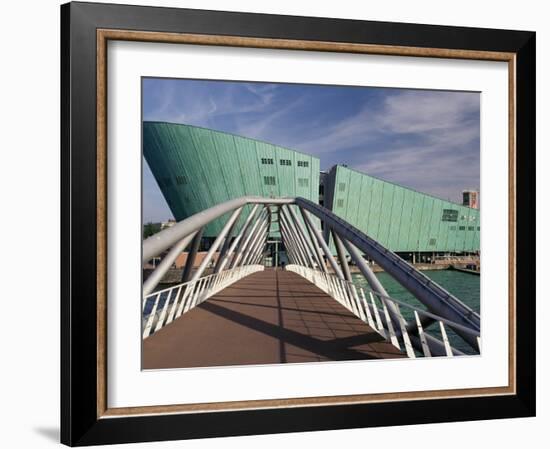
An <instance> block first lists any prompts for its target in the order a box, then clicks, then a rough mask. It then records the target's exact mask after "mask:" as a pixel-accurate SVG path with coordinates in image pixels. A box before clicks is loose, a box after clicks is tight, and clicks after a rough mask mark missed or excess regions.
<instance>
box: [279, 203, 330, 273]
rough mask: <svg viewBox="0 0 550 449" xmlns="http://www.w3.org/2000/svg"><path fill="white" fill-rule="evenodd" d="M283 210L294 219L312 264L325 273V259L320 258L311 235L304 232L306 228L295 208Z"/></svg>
mask: <svg viewBox="0 0 550 449" xmlns="http://www.w3.org/2000/svg"><path fill="white" fill-rule="evenodd" d="M281 208H283V209H288V211H289V213H290V217H291V218H292V221H293V222H294V226H295V227H296V229H297V230H298V232H299V234H300V237H301V238H302V240H303V242H304V244H305V245H306V249H307V251H308V252H309V254H310V255H311V260H312V262H313V263H316V264H317V268H318V269H319V270H323V271H325V270H324V269H323V259H322V258H321V257H320V256H319V254H318V252H317V251H316V249H317V247H316V245H315V244H314V243H313V241H312V239H311V234H310V233H309V232H306V231H305V230H304V227H303V226H302V223H301V222H300V219H299V218H298V216H297V215H296V212H295V211H294V209H293V206H292V205H289V206H281ZM314 268H315V267H314Z"/></svg>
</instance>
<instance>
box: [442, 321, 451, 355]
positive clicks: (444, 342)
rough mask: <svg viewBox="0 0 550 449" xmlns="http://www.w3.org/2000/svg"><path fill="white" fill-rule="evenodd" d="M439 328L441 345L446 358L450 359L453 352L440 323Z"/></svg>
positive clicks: (443, 326) (443, 327)
mask: <svg viewBox="0 0 550 449" xmlns="http://www.w3.org/2000/svg"><path fill="white" fill-rule="evenodd" d="M439 328H440V329H441V336H442V337H443V344H444V345H445V352H446V353H447V357H452V356H453V350H452V349H451V345H450V343H449V338H448V337H447V331H446V330H445V325H444V324H443V323H442V322H441V321H440V322H439Z"/></svg>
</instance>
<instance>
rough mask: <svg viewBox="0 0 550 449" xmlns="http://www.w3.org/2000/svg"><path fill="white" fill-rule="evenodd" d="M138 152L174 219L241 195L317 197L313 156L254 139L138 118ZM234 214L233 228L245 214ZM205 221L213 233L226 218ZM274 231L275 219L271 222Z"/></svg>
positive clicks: (316, 163) (208, 232)
mask: <svg viewBox="0 0 550 449" xmlns="http://www.w3.org/2000/svg"><path fill="white" fill-rule="evenodd" d="M143 155H144V157H145V159H146V161H147V163H148V164H149V167H150V168H151V171H152V172H153V176H154V177H155V179H156V181H157V183H158V185H159V187H160V189H161V191H162V194H163V195H164V198H165V199H166V202H167V203H168V206H169V207H170V210H171V211H172V213H173V214H174V218H175V219H176V221H180V220H183V219H184V218H187V217H189V216H191V215H193V214H196V213H197V212H200V211H203V210H205V209H208V208H209V207H212V206H215V205H216V204H219V203H221V202H224V201H227V200H230V199H233V198H239V197H241V196H245V195H257V196H262V197H296V196H301V197H303V198H307V199H309V200H311V201H314V202H315V203H317V202H318V200H319V159H318V158H316V157H313V156H311V155H308V154H303V153H299V152H297V151H293V150H289V149H288V148H283V147H279V146H276V145H272V144H269V143H265V142H260V141H258V140H254V139H248V138H245V137H240V136H236V135H233V134H228V133H222V132H218V131H213V130H210V129H205V128H199V127H195V126H188V125H178V124H171V123H162V122H144V123H143ZM248 210H250V206H247V209H246V210H245V211H243V212H244V213H242V214H241V215H240V218H239V224H238V228H237V229H240V225H242V224H243V222H244V220H245V219H246V217H247V215H248V213H247V212H248ZM227 218H228V217H227V216H224V217H221V218H220V219H218V220H216V221H215V222H214V223H212V224H210V225H209V226H208V227H207V228H206V229H205V232H204V234H203V235H204V236H205V237H215V236H216V235H217V234H218V233H219V232H220V231H221V228H222V226H223V224H224V223H225V221H226V220H227ZM272 230H273V232H274V233H277V229H276V225H274V227H272Z"/></svg>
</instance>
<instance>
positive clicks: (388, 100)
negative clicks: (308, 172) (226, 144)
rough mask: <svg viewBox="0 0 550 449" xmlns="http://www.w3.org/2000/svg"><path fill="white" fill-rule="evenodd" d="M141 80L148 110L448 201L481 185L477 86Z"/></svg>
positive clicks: (153, 116)
mask: <svg viewBox="0 0 550 449" xmlns="http://www.w3.org/2000/svg"><path fill="white" fill-rule="evenodd" d="M148 81H150V82H149V84H145V85H144V118H145V119H146V120H159V121H170V122H176V123H186V124H191V125H196V126H204V127H209V128H213V129H217V130H220V131H225V132H232V133H235V134H240V135H243V136H246V137H251V138H256V139H259V140H265V141H268V142H272V143H274V144H276V145H281V146H287V147H290V148H294V149H296V150H299V151H304V152H307V153H310V154H314V155H317V156H318V157H320V159H321V167H322V168H329V167H330V166H332V165H334V164H336V163H340V164H342V163H344V164H347V165H348V166H350V167H352V168H356V169H358V170H360V171H363V172H366V173H369V174H372V175H374V176H378V177H380V178H383V179H387V180H389V181H393V182H397V183H400V184H403V185H406V186H409V187H411V188H414V189H417V190H420V191H423V192H426V193H430V194H433V195H436V196H439V197H442V198H449V199H451V200H454V201H459V200H460V192H461V190H462V189H464V188H469V187H474V188H478V187H479V133H480V130H479V94H478V93H468V92H447V91H425V90H410V89H382V88H346V87H336V86H332V87H331V86H325V87H320V86H305V85H285V84H274V83H245V82H219V81H193V80H148Z"/></svg>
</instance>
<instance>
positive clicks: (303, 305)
mask: <svg viewBox="0 0 550 449" xmlns="http://www.w3.org/2000/svg"><path fill="white" fill-rule="evenodd" d="M400 357H406V355H405V354H404V353H402V352H401V351H399V350H398V349H397V348H395V347H394V346H392V345H391V344H390V343H388V342H386V341H385V340H384V339H383V338H382V337H381V336H380V335H379V334H378V333H377V332H375V331H374V330H373V329H372V328H370V327H369V326H368V325H367V324H365V323H364V322H362V321H361V320H359V319H358V318H357V317H355V316H354V315H353V314H351V313H350V312H349V311H348V310H347V309H345V308H344V307H343V306H342V305H340V304H339V303H338V302H337V301H336V300H334V299H333V298H331V297H330V296H328V295H327V294H326V293H324V292H322V291H321V290H320V289H319V288H317V287H316V286H315V285H313V284H312V283H310V282H308V281H307V280H305V279H304V278H302V277H301V276H299V275H297V274H295V273H292V272H288V271H284V270H280V269H278V270H275V269H266V270H265V271H261V272H258V273H254V274H251V275H249V276H247V277H246V278H244V279H242V280H240V281H238V282H236V283H235V284H233V285H231V286H229V287H227V288H226V289H224V290H222V291H221V292H219V293H218V294H216V295H215V296H213V297H212V298H210V299H208V300H207V301H205V302H204V303H202V304H200V305H199V306H197V307H196V308H194V309H192V310H191V311H189V312H188V313H186V314H184V315H182V316H181V317H180V318H179V319H177V320H175V321H173V322H172V323H170V324H169V325H167V326H165V327H164V328H162V329H160V330H159V331H158V332H156V333H155V334H154V335H152V336H151V337H149V338H147V339H145V340H144V341H143V368H144V369H161V368H189V367H205V366H227V365H250V364H273V363H296V362H322V361H336V360H364V359H383V358H400Z"/></svg>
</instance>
